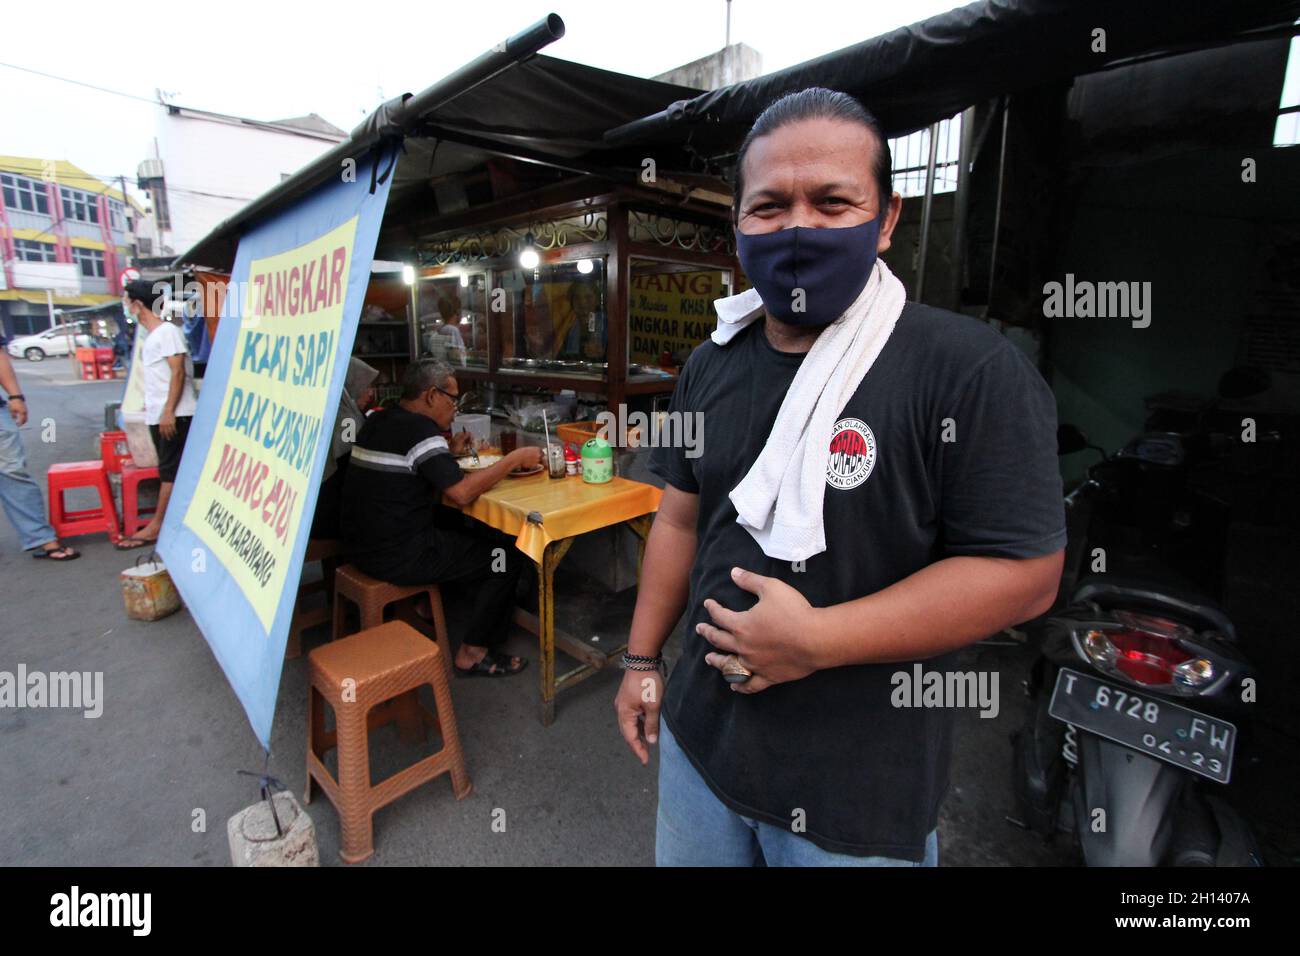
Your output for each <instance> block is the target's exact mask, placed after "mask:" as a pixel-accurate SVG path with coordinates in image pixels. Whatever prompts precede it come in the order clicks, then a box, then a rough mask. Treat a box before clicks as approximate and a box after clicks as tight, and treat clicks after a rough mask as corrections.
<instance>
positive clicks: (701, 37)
mask: <svg viewBox="0 0 1300 956" xmlns="http://www.w3.org/2000/svg"><path fill="white" fill-rule="evenodd" d="M954 5H955V4H954V3H953V2H952V0H891V2H878V0H869V2H862V3H845V2H844V0H799V2H798V3H797V4H792V3H789V2H779V0H734V2H733V3H732V4H731V8H732V9H731V41H732V42H733V43H737V42H739V43H745V44H748V45H749V46H751V47H753V48H755V49H756V50H758V51H759V53H760V54H761V55H762V57H763V71H764V72H765V73H770V72H772V71H774V70H779V69H782V68H784V67H787V66H791V65H793V64H795V63H800V62H802V61H804V60H808V59H812V58H813V57H816V56H820V55H822V54H823V53H829V52H831V51H832V50H837V49H840V48H842V47H845V46H850V45H852V44H854V43H858V42H860V41H862V40H865V39H868V38H870V37H873V36H877V35H879V34H881V33H885V32H888V31H889V30H892V29H894V28H895V27H899V26H904V25H907V24H910V23H915V22H917V21H918V20H924V19H925V18H927V17H930V16H933V15H935V14H937V13H942V12H943V11H945V10H948V9H951V8H952V7H953V6H954ZM57 7H58V11H59V12H58V14H57V16H56V17H55V18H54V19H53V21H52V20H51V16H50V7H49V6H48V5H45V4H41V3H22V4H10V5H7V6H6V9H5V12H4V26H5V34H6V36H7V37H9V38H11V42H9V43H6V44H4V45H3V48H0V63H4V64H8V65H6V66H0V154H3V155H11V156H36V157H41V158H49V159H67V160H70V161H71V162H73V163H75V164H76V165H78V166H80V167H81V168H82V169H84V170H86V171H87V172H89V173H91V174H93V175H96V176H99V177H101V178H106V177H114V178H115V177H116V176H118V175H119V174H121V175H124V176H126V177H127V182H128V184H130V183H132V182H133V181H134V177H135V171H136V166H137V165H138V164H139V162H140V160H142V159H144V158H145V157H146V156H148V155H151V154H152V149H151V148H150V144H151V142H152V137H153V135H154V130H155V125H156V122H157V117H156V113H157V111H158V107H157V105H156V94H155V90H162V91H163V94H164V96H165V98H166V99H167V100H168V101H169V102H172V103H177V104H179V105H182V106H189V107H193V108H196V109H204V110H211V111H214V112H218V113H229V114H232V115H236V116H244V117H249V118H252V119H260V120H272V119H283V118H287V117H290V116H302V115H304V114H307V113H318V114H320V115H321V116H323V117H324V118H325V119H327V120H329V121H330V122H331V123H333V124H334V125H335V126H338V127H341V128H342V129H344V130H347V131H349V132H350V131H351V130H352V129H353V127H355V126H356V125H357V124H358V123H360V122H361V120H362V119H364V118H365V116H366V114H368V113H369V112H370V111H371V110H373V109H374V108H375V107H376V106H378V105H379V104H380V103H381V102H383V101H384V100H386V99H391V98H393V97H394V96H398V95H400V94H402V93H404V92H412V93H418V92H419V91H420V90H423V89H424V88H426V87H427V86H429V85H431V84H432V83H433V82H434V81H436V80H438V79H441V78H442V77H443V76H445V75H446V74H448V73H450V72H451V71H452V70H454V69H456V68H457V67H459V66H461V65H463V64H465V63H467V62H469V61H470V60H472V59H474V58H475V57H477V56H478V55H479V54H481V53H483V52H484V51H486V50H488V49H490V48H491V47H492V46H494V45H495V44H496V43H498V42H499V41H501V40H503V39H505V38H506V37H508V36H510V35H512V34H515V33H518V32H519V31H521V30H523V29H525V28H526V27H528V26H531V25H532V24H533V23H535V22H537V21H538V20H540V19H542V18H543V17H544V16H546V15H547V14H549V13H558V14H559V15H560V17H561V18H563V20H564V23H565V28H566V32H565V35H564V36H563V37H562V38H561V39H559V40H557V41H556V42H554V43H552V44H551V45H550V46H548V47H546V48H545V49H544V50H543V51H542V52H543V53H544V54H546V55H549V56H554V57H559V58H561V59H566V60H572V61H575V62H578V63H585V64H588V65H590V66H595V67H600V68H602V69H607V70H615V71H618V72H620V73H627V74H630V75H632V76H643V77H648V76H654V75H655V74H658V73H662V72H664V71H666V70H669V69H672V68H673V67H676V66H680V65H682V64H684V63H689V62H690V61H692V60H695V59H698V58H700V57H702V56H707V55H708V54H710V53H713V52H715V51H716V50H719V49H721V48H722V46H723V45H724V42H725V34H726V19H727V4H726V2H725V0H655V2H653V3H647V2H643V0H554V2H553V3H550V4H547V3H538V2H531V0H528V2H526V0H493V2H491V3H447V2H444V3H437V4H435V3H430V2H427V0H426V2H405V0H389V2H384V3H374V4H358V5H353V4H348V5H339V6H338V7H334V6H333V5H332V4H329V3H310V4H309V3H304V2H301V0H297V2H293V3H275V2H271V0H258V2H249V0H225V2H221V3H213V4H198V3H194V2H192V0H172V2H155V0H138V2H134V3H132V4H128V5H118V6H111V7H105V6H104V5H103V4H92V3H89V2H83V0H58V3H57ZM358 9H360V10H363V11H365V10H369V11H373V14H374V15H373V16H370V17H358V16H356V15H354V14H353V13H352V12H351V11H355V10H358ZM18 37H22V38H25V39H24V42H22V43H16V42H12V40H13V38H18ZM12 66H17V67H24V68H26V69H28V70H37V71H40V72H42V73H49V74H55V75H57V76H60V77H65V78H67V79H71V80H77V81H80V82H82V83H89V84H92V85H94V86H100V87H106V88H108V89H111V90H115V91H119V92H120V93H126V94H130V95H132V96H136V97H140V98H141V99H131V98H128V97H126V96H117V95H113V94H110V93H103V92H98V91H96V90H91V89H87V88H85V87H84V86H77V85H74V84H72V83H67V82H61V81H59V80H54V79H48V78H45V77H42V76H36V75H33V74H32V73H29V72H22V71H20V70H16V69H12V68H11V67H12ZM144 101H153V102H144ZM131 192H132V193H134V194H136V195H138V193H136V191H135V190H134V188H132V189H131Z"/></svg>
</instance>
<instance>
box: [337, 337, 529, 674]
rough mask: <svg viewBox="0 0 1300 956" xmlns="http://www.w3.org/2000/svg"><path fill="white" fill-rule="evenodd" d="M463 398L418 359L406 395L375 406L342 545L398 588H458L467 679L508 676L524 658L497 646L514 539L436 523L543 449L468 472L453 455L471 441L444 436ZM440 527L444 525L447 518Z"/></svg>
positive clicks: (357, 447)
mask: <svg viewBox="0 0 1300 956" xmlns="http://www.w3.org/2000/svg"><path fill="white" fill-rule="evenodd" d="M459 404H460V387H459V385H457V383H456V379H455V378H454V377H453V375H452V368H451V366H450V365H448V364H447V363H446V362H442V361H424V362H416V363H413V364H412V365H411V366H410V367H409V368H407V370H406V374H405V376H404V377H403V379H402V397H401V401H400V402H399V403H398V404H397V405H395V406H393V407H392V408H386V409H383V410H381V411H378V412H375V413H374V414H373V415H371V416H370V417H369V418H368V419H366V423H365V425H364V426H363V427H362V429H361V434H360V435H358V436H357V440H356V442H355V444H353V446H352V453H351V456H350V462H349V466H348V469H347V476H346V478H345V479H344V486H343V508H342V512H343V514H342V530H343V545H344V549H345V550H346V551H347V553H348V556H349V558H350V560H352V561H353V562H355V563H356V565H357V566H358V567H359V568H361V570H362V571H364V572H365V573H366V574H369V575H370V576H371V577H375V578H379V579H380V580H381V581H391V582H392V583H394V584H406V585H410V584H433V583H436V584H458V585H462V586H463V590H464V592H465V593H466V594H467V596H468V598H469V600H470V604H471V611H470V626H469V631H468V633H467V634H466V635H465V639H464V640H463V641H462V642H461V645H460V649H459V650H458V651H457V652H456V659H455V667H456V672H457V673H458V674H461V675H462V676H483V677H504V676H507V675H510V674H517V673H519V672H520V671H521V670H523V669H524V667H525V666H526V665H527V663H528V661H527V660H526V659H525V658H521V657H510V656H508V655H506V654H504V653H502V652H501V651H500V650H499V648H500V645H501V644H502V642H503V641H505V639H506V633H507V630H508V628H509V626H510V619H511V611H512V609H513V607H514V596H515V584H516V582H517V581H518V579H519V574H520V571H521V570H522V565H521V564H520V558H519V554H518V550H517V549H516V548H515V545H514V542H513V541H511V540H510V539H509V538H507V537H506V536H505V535H502V534H500V533H498V532H495V531H492V530H491V529H489V528H487V527H484V528H483V532H482V533H480V534H471V533H469V532H467V531H461V530H455V529H452V528H448V527H440V526H439V523H438V521H437V520H436V509H438V508H440V507H442V506H441V503H440V502H441V496H442V495H443V494H445V495H446V496H447V497H448V499H450V500H451V501H452V502H454V503H455V504H456V505H457V506H458V507H462V508H463V507H464V506H466V505H468V504H470V503H471V502H472V501H473V500H474V499H475V498H477V497H478V496H479V495H481V494H482V493H483V492H485V491H487V490H488V489H489V488H491V487H492V486H493V485H495V484H496V483H497V482H498V481H500V480H501V479H502V478H504V477H505V476H506V473H507V472H509V471H510V470H512V469H514V468H531V467H534V466H536V465H538V464H540V463H541V460H542V450H541V449H540V448H535V447H527V448H519V449H516V450H515V451H513V452H511V453H510V454H508V455H506V456H504V457H503V458H502V459H501V460H500V461H498V462H496V463H495V464H493V465H491V466H490V467H488V468H484V469H483V470H481V471H476V472H472V473H470V474H464V473H462V472H461V470H460V467H459V466H458V465H457V464H456V460H455V458H454V457H453V456H454V455H455V454H458V453H460V452H461V451H463V450H464V448H465V446H466V445H467V443H468V442H469V440H470V436H469V434H468V433H467V432H462V433H461V434H460V435H456V436H454V437H453V438H452V439H451V442H450V444H449V443H448V441H447V439H446V438H444V437H443V432H445V431H447V430H448V429H449V428H450V426H451V420H452V418H453V417H454V416H455V414H456V407H457V406H458V405H459ZM442 524H443V525H445V524H446V522H442Z"/></svg>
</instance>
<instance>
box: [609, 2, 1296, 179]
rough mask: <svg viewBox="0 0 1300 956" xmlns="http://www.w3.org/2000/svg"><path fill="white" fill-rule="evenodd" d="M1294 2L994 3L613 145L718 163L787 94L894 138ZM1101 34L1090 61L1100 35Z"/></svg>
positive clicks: (707, 99) (685, 103)
mask: <svg viewBox="0 0 1300 956" xmlns="http://www.w3.org/2000/svg"><path fill="white" fill-rule="evenodd" d="M1298 16H1300V2H1295V0H1264V2H1261V0H1196V2H1188V0H1140V2H1137V0H991V2H983V3H973V4H970V5H969V6H965V7H959V8H957V9H955V10H951V11H949V12H948V13H944V14H940V15H939V16H935V17H931V18H930V19H928V20H923V21H921V22H920V23H916V24H913V25H912V26H908V27H902V28H900V29H897V30H894V31H892V32H890V33H886V34H883V35H882V36H878V37H875V38H873V39H870V40H866V41H865V42H862V43H858V44H855V45H854V46H850V47H846V48H844V49H842V50H837V51H836V52H834V53H828V54H827V55H825V56H821V57H818V58H817V59H814V60H808V61H807V62H805V63H800V64H798V65H796V66H792V67H790V68H788V69H785V70H780V71H778V72H776V73H770V74H768V75H766V76H761V77H758V78H757V79H753V80H748V81H746V82H743V83H736V84H733V85H731V86H728V87H724V88H722V89H720V90H714V91H711V92H707V93H703V94H701V95H699V96H696V97H694V98H691V99H686V100H681V101H679V102H677V103H673V104H672V105H671V106H669V107H668V108H667V109H665V110H662V111H660V112H659V113H656V114H654V115H649V116H646V117H643V118H642V119H641V120H638V121H636V122H634V123H631V124H628V125H626V126H623V127H620V128H616V129H613V130H611V131H610V132H609V134H607V136H606V141H607V142H608V143H609V144H610V145H611V146H628V145H631V144H634V143H651V142H654V143H666V142H681V141H683V140H685V139H686V138H687V137H688V136H689V137H690V138H691V144H692V146H693V147H694V148H695V149H697V150H699V151H700V152H701V153H703V154H705V155H708V156H711V157H718V156H726V155H728V154H730V153H732V152H734V151H735V149H736V148H737V147H738V146H739V144H740V141H741V140H742V139H743V138H744V135H745V133H746V132H747V131H748V129H749V127H750V125H751V124H752V123H753V121H754V119H755V118H756V117H757V116H758V114H759V113H761V112H762V111H763V109H764V107H766V106H767V105H768V104H769V103H771V102H772V101H773V100H774V99H776V98H777V97H779V96H781V95H782V94H784V93H788V92H790V91H792V90H799V89H803V88H805V87H809V86H825V87H829V88H831V89H835V90H840V91H843V92H845V93H850V94H852V95H854V96H856V97H857V98H858V99H860V100H861V101H862V102H863V103H864V104H865V105H866V106H867V107H868V108H869V109H870V110H872V112H874V113H875V114H876V116H877V118H878V119H879V120H880V122H881V124H882V125H883V126H884V127H885V130H886V131H887V132H888V133H889V135H891V136H897V135H901V134H903V133H909V132H912V131H913V130H917V129H920V128H921V127H923V126H926V125H928V124H930V123H933V122H936V121H938V120H940V119H944V118H946V117H949V116H952V115H953V114H954V113H956V112H958V111H959V110H962V109H964V108H966V107H967V106H970V105H972V104H974V103H977V102H980V101H982V100H986V99H989V98H991V97H994V96H998V95H1001V94H1003V93H1014V92H1016V91H1017V90H1022V89H1027V88H1030V87H1034V86H1039V85H1042V84H1044V83H1048V82H1051V81H1053V80H1066V79H1069V78H1071V77H1074V76H1079V75H1082V74H1087V73H1093V72H1096V71H1098V70H1101V69H1105V68H1107V67H1109V66H1111V65H1113V64H1116V63H1118V62H1120V61H1124V60H1128V59H1130V58H1134V57H1141V56H1144V55H1147V54H1152V53H1157V52H1161V51H1171V50H1178V49H1195V48H1201V47H1207V46H1216V45H1221V44H1224V43H1228V42H1233V41H1234V40H1235V39H1238V38H1241V37H1242V36H1243V35H1244V34H1247V33H1249V32H1250V31H1259V30H1269V29H1278V30H1286V29H1289V28H1290V27H1291V25H1292V24H1293V23H1294V22H1295V20H1296V18H1297V17H1298ZM1097 29H1102V30H1104V31H1105V43H1106V49H1105V52H1104V53H1102V52H1094V51H1093V45H1094V36H1093V31H1094V30H1097Z"/></svg>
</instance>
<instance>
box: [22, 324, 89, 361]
mask: <svg viewBox="0 0 1300 956" xmlns="http://www.w3.org/2000/svg"><path fill="white" fill-rule="evenodd" d="M69 338H71V339H72V340H73V341H74V342H75V343H76V346H77V347H78V348H90V347H91V346H93V345H94V344H95V340H94V339H93V338H91V337H90V336H89V335H87V334H86V333H85V332H84V331H83V332H79V331H77V328H76V326H66V325H56V326H55V327H54V328H52V329H46V330H45V331H44V332H38V333H36V334H35V335H20V336H18V337H17V338H15V339H13V340H12V341H11V342H10V343H9V345H8V351H9V354H10V355H12V356H13V357H14V358H25V359H27V361H29V362H41V361H44V360H45V357H46V356H48V355H67V354H68V352H69V347H68V340H69Z"/></svg>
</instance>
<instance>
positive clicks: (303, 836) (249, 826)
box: [226, 791, 320, 866]
mask: <svg viewBox="0 0 1300 956" xmlns="http://www.w3.org/2000/svg"><path fill="white" fill-rule="evenodd" d="M273 799H274V800H275V812H276V814H277V815H278V816H279V818H280V827H281V829H282V830H283V831H284V832H283V835H281V836H280V837H277V836H276V835H275V820H274V819H272V817H271V808H270V807H269V806H268V805H267V803H266V801H265V800H259V801H258V802H257V803H255V804H253V805H252V806H251V807H245V808H244V809H243V810H240V811H239V812H238V813H236V814H235V815H234V816H233V817H231V818H230V819H229V820H228V821H227V823H226V835H227V836H228V837H229V838H230V862H231V864H232V865H233V866H320V853H319V852H318V851H317V849H316V827H315V826H314V825H313V824H312V822H311V817H309V816H308V815H307V813H306V811H304V810H303V808H302V807H301V806H299V805H298V801H297V799H295V798H294V795H293V794H292V793H289V792H288V791H284V792H281V793H277V794H276V795H275V797H274V798H273Z"/></svg>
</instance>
